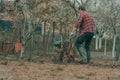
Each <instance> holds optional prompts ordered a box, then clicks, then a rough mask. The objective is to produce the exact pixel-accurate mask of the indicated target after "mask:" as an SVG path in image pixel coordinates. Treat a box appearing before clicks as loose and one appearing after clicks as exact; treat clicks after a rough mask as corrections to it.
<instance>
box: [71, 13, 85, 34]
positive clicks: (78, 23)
mask: <svg viewBox="0 0 120 80" xmlns="http://www.w3.org/2000/svg"><path fill="white" fill-rule="evenodd" d="M82 18H83V15H82V14H81V15H80V17H79V18H78V21H77V23H76V24H75V26H74V27H73V30H72V33H76V32H77V29H78V28H79V27H81V26H80V25H81V22H82Z"/></svg>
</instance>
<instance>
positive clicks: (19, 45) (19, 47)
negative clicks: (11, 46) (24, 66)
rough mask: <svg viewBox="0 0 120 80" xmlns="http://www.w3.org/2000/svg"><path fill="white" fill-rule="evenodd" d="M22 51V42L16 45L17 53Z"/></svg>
mask: <svg viewBox="0 0 120 80" xmlns="http://www.w3.org/2000/svg"><path fill="white" fill-rule="evenodd" d="M21 49H22V44H21V43H20V42H17V43H15V52H16V53H17V52H20V51H21Z"/></svg>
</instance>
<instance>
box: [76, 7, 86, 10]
mask: <svg viewBox="0 0 120 80" xmlns="http://www.w3.org/2000/svg"><path fill="white" fill-rule="evenodd" d="M78 9H79V10H83V11H86V9H85V7H84V6H79V7H78Z"/></svg>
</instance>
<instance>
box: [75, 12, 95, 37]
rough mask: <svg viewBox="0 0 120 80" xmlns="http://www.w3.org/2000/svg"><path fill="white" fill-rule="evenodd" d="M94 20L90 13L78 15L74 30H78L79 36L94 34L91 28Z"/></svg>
mask: <svg viewBox="0 0 120 80" xmlns="http://www.w3.org/2000/svg"><path fill="white" fill-rule="evenodd" d="M93 24H94V20H93V18H92V16H91V14H90V13H88V12H86V11H85V12H83V13H81V14H80V17H79V18H78V21H77V23H76V24H75V27H76V29H78V28H79V29H80V30H79V31H80V35H82V34H84V33H85V32H94V28H93Z"/></svg>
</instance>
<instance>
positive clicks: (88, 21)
mask: <svg viewBox="0 0 120 80" xmlns="http://www.w3.org/2000/svg"><path fill="white" fill-rule="evenodd" d="M79 10H80V17H79V19H78V21H77V23H76V25H75V27H74V28H73V30H72V33H71V35H72V34H74V33H76V32H77V30H78V29H79V37H78V38H77V39H76V42H75V46H76V47H77V50H78V52H79V54H80V57H81V60H80V63H83V62H84V60H85V52H84V48H82V44H83V43H84V42H85V49H86V54H87V63H88V64H89V63H90V60H91V54H90V44H91V40H92V38H93V36H94V28H93V24H94V21H93V18H92V16H91V14H90V13H88V12H87V11H86V9H85V8H84V7H83V6H80V7H79Z"/></svg>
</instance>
